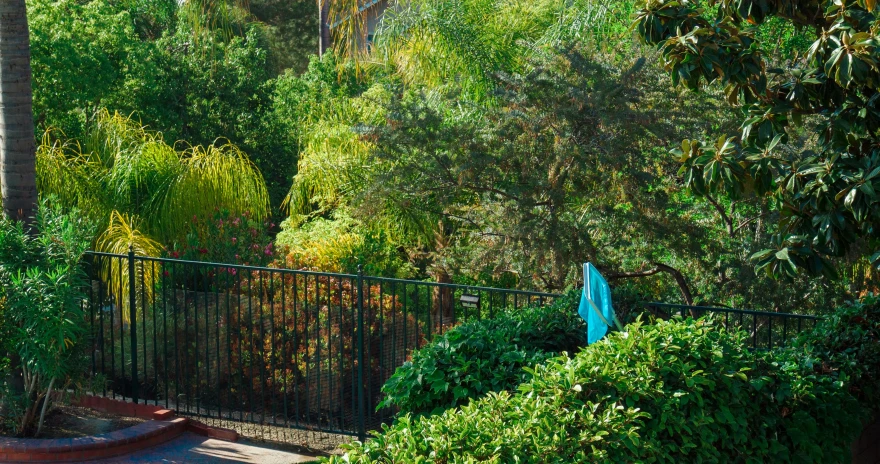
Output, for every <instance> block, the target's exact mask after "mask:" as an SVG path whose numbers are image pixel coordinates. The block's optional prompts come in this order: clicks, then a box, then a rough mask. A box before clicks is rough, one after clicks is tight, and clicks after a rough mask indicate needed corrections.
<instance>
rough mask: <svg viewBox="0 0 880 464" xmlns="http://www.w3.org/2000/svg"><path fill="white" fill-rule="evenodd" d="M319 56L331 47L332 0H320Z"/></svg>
mask: <svg viewBox="0 0 880 464" xmlns="http://www.w3.org/2000/svg"><path fill="white" fill-rule="evenodd" d="M318 12H319V18H318V56H324V52H326V51H327V49H329V48H330V0H318Z"/></svg>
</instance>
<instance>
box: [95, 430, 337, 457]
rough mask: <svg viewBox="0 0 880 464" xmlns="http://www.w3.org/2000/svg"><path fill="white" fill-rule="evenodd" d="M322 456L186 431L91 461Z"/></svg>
mask: <svg viewBox="0 0 880 464" xmlns="http://www.w3.org/2000/svg"><path fill="white" fill-rule="evenodd" d="M319 456H320V455H318V454H314V453H313V452H307V451H301V452H297V451H295V450H288V449H287V448H286V447H283V446H274V445H269V444H264V443H256V442H251V441H248V440H240V441H238V442H235V443H232V442H227V441H221V440H215V439H212V438H207V437H203V436H200V435H196V434H193V433H189V432H187V433H184V434H183V435H181V436H179V437H177V438H175V439H174V440H171V441H169V442H167V443H164V444H162V445H159V446H156V447H153V448H150V449H146V450H142V451H138V452H135V453H131V454H127V455H123V456H118V457H115V458H109V459H101V460H98V461H90V462H93V463H96V464H109V463H128V462H136V463H163V464H164V463H167V464H179V463H186V464H189V463H199V464H202V463H218V464H227V463H229V464H231V463H252V464H289V463H307V462H309V463H310V462H316V461H317V459H318V457H319Z"/></svg>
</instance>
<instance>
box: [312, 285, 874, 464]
mask: <svg viewBox="0 0 880 464" xmlns="http://www.w3.org/2000/svg"><path fill="white" fill-rule="evenodd" d="M853 323H858V324H861V325H853ZM878 323H880V318H878V310H877V302H876V300H873V301H867V302H864V303H860V304H856V305H853V306H850V307H848V308H845V309H843V310H841V311H839V312H838V313H837V314H835V316H832V317H831V318H829V320H828V321H827V322H825V323H823V324H820V327H818V328H817V329H816V330H815V331H814V332H813V333H812V334H810V335H809V336H805V337H802V338H801V339H800V340H799V341H798V343H796V344H795V346H794V347H792V348H788V349H781V350H776V351H773V352H763V353H754V352H750V351H749V350H748V349H747V348H746V343H745V341H744V334H742V333H730V332H727V331H726V330H724V329H723V328H721V327H720V326H719V325H718V324H716V323H714V322H713V321H712V320H711V319H700V320H693V319H685V320H682V319H676V320H673V321H658V322H657V323H656V324H653V325H645V324H643V323H642V322H636V323H634V324H631V325H630V326H628V328H627V334H622V333H616V334H612V335H610V336H609V337H608V338H606V339H605V340H603V341H602V342H600V343H597V344H594V345H591V346H589V347H587V348H585V349H583V350H582V351H580V352H579V353H578V354H577V355H575V356H574V357H573V358H571V357H568V356H566V355H563V356H560V357H556V358H553V359H550V360H548V361H547V362H546V363H544V364H542V365H539V366H537V367H536V368H534V369H531V370H529V372H531V373H532V377H531V379H529V380H528V381H527V382H525V383H523V384H522V385H520V387H519V391H518V392H516V393H508V392H503V391H502V392H498V393H489V394H488V395H487V396H485V397H483V398H480V399H476V400H474V401H471V402H470V403H469V404H466V405H464V406H462V407H460V408H457V409H450V410H447V411H445V412H443V413H442V414H438V415H435V416H429V417H413V416H411V415H403V416H401V417H400V418H399V419H398V420H397V421H396V422H395V423H394V424H393V425H390V426H388V425H386V426H384V427H383V430H382V432H381V433H379V434H378V436H377V437H376V438H375V439H372V440H370V441H368V442H367V443H365V444H361V443H354V444H352V445H348V446H347V447H346V448H347V450H348V451H347V454H346V455H345V456H343V457H334V458H330V460H329V461H328V462H331V463H341V462H354V463H380V462H412V463H418V462H438V463H465V462H498V463H502V462H521V463H552V462H558V463H570V462H620V463H623V462H756V463H757V462H781V463H785V462H804V463H809V462H822V463H833V462H840V463H843V462H848V460H849V459H850V454H849V452H850V449H849V444H850V443H851V442H852V440H853V439H854V438H855V437H856V436H858V434H859V432H860V430H861V428H862V423H863V420H865V419H866V418H867V417H868V416H869V414H870V406H868V405H869V404H871V403H870V401H872V400H873V399H875V398H876V397H875V396H874V395H876V379H877V374H878V370H880V364H878V363H877V362H876V360H877V358H874V356H876V354H877V346H876V344H877V328H878ZM829 334H832V335H833V336H829ZM860 401H861V402H860Z"/></svg>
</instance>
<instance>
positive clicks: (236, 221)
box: [232, 218, 241, 226]
mask: <svg viewBox="0 0 880 464" xmlns="http://www.w3.org/2000/svg"><path fill="white" fill-rule="evenodd" d="M232 224H233V225H236V226H237V225H239V224H241V219H239V218H235V219H233V220H232Z"/></svg>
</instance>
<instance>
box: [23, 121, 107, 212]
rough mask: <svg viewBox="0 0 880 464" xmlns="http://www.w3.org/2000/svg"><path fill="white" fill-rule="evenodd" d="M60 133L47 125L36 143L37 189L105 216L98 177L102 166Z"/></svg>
mask: <svg viewBox="0 0 880 464" xmlns="http://www.w3.org/2000/svg"><path fill="white" fill-rule="evenodd" d="M63 135H64V134H63V133H61V132H58V131H55V130H53V129H48V130H46V132H45V133H44V134H43V137H42V141H41V143H40V145H39V147H37V190H38V191H39V192H40V195H41V196H42V197H43V198H47V197H53V198H54V199H55V200H54V201H57V202H58V203H59V204H61V205H62V206H64V207H67V208H74V207H75V208H77V209H78V210H79V211H82V212H83V213H85V214H86V215H88V216H89V218H90V219H93V220H96V221H97V220H104V216H103V214H102V211H103V210H104V204H105V202H106V198H105V197H104V195H103V190H102V189H101V186H100V182H99V177H100V173H101V171H102V166H101V165H100V164H98V163H95V162H94V161H92V160H91V159H89V158H88V157H87V156H83V155H82V153H81V151H80V149H79V146H78V145H77V144H75V143H73V142H70V141H67V142H65V141H62V138H63Z"/></svg>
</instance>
